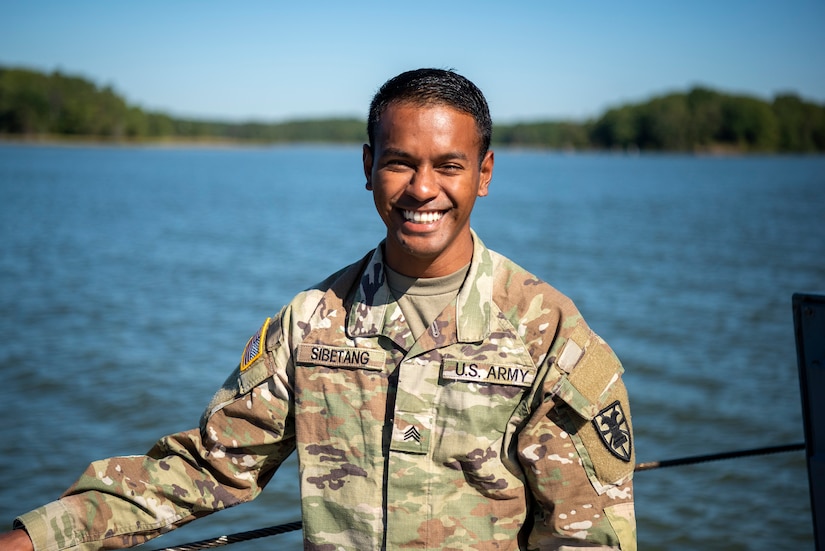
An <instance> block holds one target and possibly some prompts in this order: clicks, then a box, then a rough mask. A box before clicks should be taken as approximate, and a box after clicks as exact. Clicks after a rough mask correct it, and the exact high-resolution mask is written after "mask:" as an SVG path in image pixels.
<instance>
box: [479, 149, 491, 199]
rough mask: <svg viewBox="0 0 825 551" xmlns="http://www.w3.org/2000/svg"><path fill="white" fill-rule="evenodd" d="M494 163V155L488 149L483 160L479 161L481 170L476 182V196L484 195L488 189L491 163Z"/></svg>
mask: <svg viewBox="0 0 825 551" xmlns="http://www.w3.org/2000/svg"><path fill="white" fill-rule="evenodd" d="M494 164H495V155H494V154H493V152H492V151H488V152H487V154H486V155H484V160H483V161H481V170H480V173H479V182H478V196H479V197H486V196H487V193H489V191H490V181H491V180H492V179H493V165H494Z"/></svg>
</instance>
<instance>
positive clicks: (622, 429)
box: [593, 400, 633, 462]
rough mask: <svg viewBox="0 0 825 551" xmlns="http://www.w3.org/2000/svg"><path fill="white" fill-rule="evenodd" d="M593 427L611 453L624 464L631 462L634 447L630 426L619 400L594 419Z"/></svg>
mask: <svg viewBox="0 0 825 551" xmlns="http://www.w3.org/2000/svg"><path fill="white" fill-rule="evenodd" d="M593 426H595V427H596V432H597V433H599V437H600V438H601V439H602V443H604V445H605V447H607V450H608V451H609V452H610V453H612V454H613V455H615V456H616V457H618V458H619V459H621V460H622V461H624V462H630V456H631V452H632V446H633V444H632V442H631V441H630V426H628V424H627V417H626V416H625V414H624V410H623V409H622V404H621V403H620V402H619V401H618V400H616V401H615V402H613V403H612V404H610V405H609V406H607V407H606V408H604V409H603V410H601V411H600V412H599V413H598V414H597V415H596V417H594V418H593Z"/></svg>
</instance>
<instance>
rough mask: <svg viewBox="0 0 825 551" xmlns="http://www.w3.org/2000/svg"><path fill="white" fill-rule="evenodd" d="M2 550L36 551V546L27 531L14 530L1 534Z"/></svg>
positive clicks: (0, 543) (0, 546) (0, 547)
mask: <svg viewBox="0 0 825 551" xmlns="http://www.w3.org/2000/svg"><path fill="white" fill-rule="evenodd" d="M0 549H2V550H3V551H34V545H32V540H31V539H29V534H27V533H26V531H25V530H12V531H11V532H4V533H2V534H0Z"/></svg>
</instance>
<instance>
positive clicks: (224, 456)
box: [15, 318, 294, 551]
mask: <svg viewBox="0 0 825 551" xmlns="http://www.w3.org/2000/svg"><path fill="white" fill-rule="evenodd" d="M268 330H269V335H268V334H267V332H268ZM256 339H257V340H256ZM281 340H282V339H281V335H280V319H279V318H276V319H275V320H274V321H271V322H270V321H269V320H267V323H266V324H265V325H264V327H263V328H262V329H261V331H259V333H258V334H257V335H256V336H254V337H253V338H252V339H250V341H249V344H247V348H246V350H245V351H244V357H243V359H242V361H241V365H240V367H239V368H237V369H236V370H235V371H234V373H233V374H232V375H231V376H230V377H229V378H228V379H227V381H226V383H224V385H223V387H222V388H221V390H219V391H218V393H217V394H216V395H215V397H214V398H213V400H212V402H211V403H210V405H209V407H208V408H207V410H206V412H205V413H204V415H203V418H202V420H201V423H200V428H199V429H193V430H189V431H186V432H181V433H177V434H173V435H170V436H166V437H164V438H162V439H161V440H160V441H158V442H157V444H155V445H154V446H153V447H152V449H151V450H149V452H148V453H147V454H146V455H142V456H128V457H115V458H111V459H105V460H102V461H96V462H94V463H92V464H91V465H89V467H88V468H87V469H86V471H85V472H84V473H83V475H82V476H81V477H80V478H79V479H78V480H77V482H75V483H74V485H72V486H71V487H70V488H69V489H68V490H67V491H66V492H65V493H64V494H63V496H61V498H60V499H58V500H57V501H54V502H52V503H49V504H47V505H45V506H44V507H41V508H39V509H35V510H34V511H31V512H29V513H27V514H25V515H23V516H21V517H19V518H18V519H17V520H16V521H15V523H16V524H17V525H18V526H21V525H22V526H24V527H25V528H26V530H27V531H28V533H29V535H30V537H31V538H32V541H33V543H34V545H35V549H36V550H38V551H39V550H44V549H49V550H62V549H78V550H91V549H101V548H102V549H115V548H122V547H130V546H133V545H138V544H140V543H143V542H145V541H147V540H149V539H152V538H154V537H156V536H158V535H160V534H163V533H165V532H169V531H171V530H173V529H174V528H176V527H178V526H181V525H183V524H186V523H187V522H189V521H191V520H194V519H196V518H199V517H202V516H205V515H207V514H209V513H212V512H215V511H219V510H222V509H225V508H228V507H232V506H234V505H237V504H239V503H243V502H246V501H249V500H251V499H253V498H255V497H256V496H257V495H258V494H259V493H260V491H261V490H262V489H263V487H264V486H265V485H266V483H267V482H268V481H269V480H270V478H271V477H272V475H273V474H274V473H275V470H276V469H277V467H278V466H279V465H280V464H281V462H282V461H283V460H284V459H285V458H286V457H287V456H288V455H289V454H290V453H291V452H292V450H293V449H294V431H293V429H292V426H291V421H290V419H291V415H290V404H291V403H292V402H291V400H290V395H291V392H290V390H289V385H288V384H287V375H286V369H285V368H284V367H283V366H286V365H287V364H289V362H290V361H291V360H290V359H289V358H288V357H287V356H286V355H285V353H284V351H283V349H282V347H281V346H280V345H281ZM256 345H257V348H255V347H256ZM279 365H280V366H281V367H279Z"/></svg>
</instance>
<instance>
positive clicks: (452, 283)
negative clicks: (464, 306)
mask: <svg viewBox="0 0 825 551" xmlns="http://www.w3.org/2000/svg"><path fill="white" fill-rule="evenodd" d="M384 268H385V269H386V272H387V284H388V285H389V287H390V291H392V295H393V296H394V297H395V300H397V301H398V305H399V306H400V307H401V312H402V313H403V314H404V318H405V319H406V320H407V325H408V326H409V327H410V331H411V332H412V334H413V336H414V337H415V338H416V339H418V337H420V336H421V334H422V333H424V331H426V330H427V327H428V326H429V325H430V324H431V323H432V322H433V320H435V318H437V317H438V314H440V313H441V311H442V310H444V308H446V306H447V305H448V304H450V302H451V301H452V300H453V299H454V298H455V296H456V295H457V294H458V290H459V289H460V288H461V284H462V283H464V278H465V277H467V272H468V271H469V270H470V265H469V264H467V265H466V266H464V267H463V268H461V269H460V270H458V271H457V272H455V273H452V274H450V275H446V276H442V277H426V278H423V277H419V278H416V277H407V276H405V275H401V274H399V273H398V272H396V271H393V270H392V269H390V268H389V267H387V266H384Z"/></svg>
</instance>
